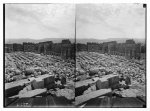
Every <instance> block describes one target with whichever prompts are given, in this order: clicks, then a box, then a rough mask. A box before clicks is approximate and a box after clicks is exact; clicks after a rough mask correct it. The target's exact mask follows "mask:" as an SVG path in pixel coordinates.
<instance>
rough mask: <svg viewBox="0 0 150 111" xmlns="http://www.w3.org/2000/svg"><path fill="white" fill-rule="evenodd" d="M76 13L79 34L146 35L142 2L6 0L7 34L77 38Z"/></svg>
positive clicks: (29, 36)
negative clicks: (25, 0) (28, 0)
mask: <svg viewBox="0 0 150 111" xmlns="http://www.w3.org/2000/svg"><path fill="white" fill-rule="evenodd" d="M75 13H76V14H75ZM75 16H76V24H77V27H76V28H77V29H76V35H77V36H76V38H95V39H107V38H123V37H124V38H145V9H144V8H143V4H76V5H75V4H6V5H5V38H6V39H7V38H31V39H43V38H74V36H75Z"/></svg>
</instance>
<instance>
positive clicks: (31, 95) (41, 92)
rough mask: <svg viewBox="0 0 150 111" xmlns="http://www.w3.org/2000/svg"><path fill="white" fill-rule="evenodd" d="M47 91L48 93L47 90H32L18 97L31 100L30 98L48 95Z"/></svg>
mask: <svg viewBox="0 0 150 111" xmlns="http://www.w3.org/2000/svg"><path fill="white" fill-rule="evenodd" d="M46 91H47V90H46V89H35V90H31V91H28V92H26V93H23V94H19V95H18V97H19V98H30V97H34V96H37V95H40V94H43V93H46Z"/></svg>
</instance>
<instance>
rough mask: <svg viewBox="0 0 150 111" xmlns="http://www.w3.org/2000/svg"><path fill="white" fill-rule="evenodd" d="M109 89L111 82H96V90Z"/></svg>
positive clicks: (104, 80)
mask: <svg viewBox="0 0 150 111" xmlns="http://www.w3.org/2000/svg"><path fill="white" fill-rule="evenodd" d="M108 87H109V82H108V80H107V79H99V80H97V81H96V89H97V90H99V89H107V88H108Z"/></svg>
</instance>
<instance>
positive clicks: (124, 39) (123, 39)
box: [76, 38, 145, 44]
mask: <svg viewBox="0 0 150 111" xmlns="http://www.w3.org/2000/svg"><path fill="white" fill-rule="evenodd" d="M128 39H130V38H110V39H102V40H100V39H77V40H76V42H77V43H84V44H86V43H87V42H96V43H103V42H110V41H117V42H118V43H125V42H126V40H128ZM133 39H134V38H133ZM134 41H135V42H136V43H139V42H140V43H145V39H134Z"/></svg>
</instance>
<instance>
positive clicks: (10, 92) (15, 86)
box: [5, 52, 75, 107]
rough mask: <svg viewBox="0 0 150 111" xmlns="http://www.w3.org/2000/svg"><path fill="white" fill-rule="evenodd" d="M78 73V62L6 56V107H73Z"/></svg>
mask: <svg viewBox="0 0 150 111" xmlns="http://www.w3.org/2000/svg"><path fill="white" fill-rule="evenodd" d="M74 71H75V62H74V61H73V60H69V59H67V60H63V59H62V58H61V57H59V56H54V55H44V54H36V53H32V52H13V53H5V106H7V107H40V106H41V107H59V106H60V107H64V106H65V107H72V102H73V100H74V96H75V95H74V94H75V92H74V91H75V90H74V79H75V78H74ZM27 98H28V99H27ZM36 100H38V101H36ZM40 100H41V101H43V102H40ZM44 103H45V104H44Z"/></svg>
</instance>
